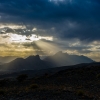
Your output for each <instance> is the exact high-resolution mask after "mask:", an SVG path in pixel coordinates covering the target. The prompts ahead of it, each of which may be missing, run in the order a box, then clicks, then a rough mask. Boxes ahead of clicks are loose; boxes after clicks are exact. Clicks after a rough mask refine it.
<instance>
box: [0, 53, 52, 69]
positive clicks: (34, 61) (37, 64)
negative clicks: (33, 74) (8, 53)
mask: <svg viewBox="0 0 100 100" xmlns="http://www.w3.org/2000/svg"><path fill="white" fill-rule="evenodd" d="M51 66H52V65H51V64H50V63H48V62H47V61H43V60H41V59H40V57H39V55H36V56H29V57H27V58H26V59H23V58H17V59H15V60H13V61H11V62H10V63H7V64H4V65H2V66H1V68H4V69H6V70H39V69H46V68H51Z"/></svg>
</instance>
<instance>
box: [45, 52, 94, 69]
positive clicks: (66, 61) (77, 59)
mask: <svg viewBox="0 0 100 100" xmlns="http://www.w3.org/2000/svg"><path fill="white" fill-rule="evenodd" d="M44 60H45V61H48V62H51V63H52V64H54V65H55V66H56V67H60V66H68V65H76V64H80V63H92V62H94V61H93V60H92V59H90V58H88V57H86V56H83V55H82V56H78V55H69V54H67V53H63V52H62V51H59V52H57V53H56V54H55V55H53V56H49V57H46V58H45V59H44Z"/></svg>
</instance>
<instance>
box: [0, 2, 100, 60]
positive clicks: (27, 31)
mask: <svg viewBox="0 0 100 100" xmlns="http://www.w3.org/2000/svg"><path fill="white" fill-rule="evenodd" d="M58 51H63V52H67V53H69V54H75V55H85V56H88V57H90V58H92V59H93V60H95V61H100V56H99V55H100V1H99V0H0V56H20V57H26V56H29V55H36V54H39V55H41V56H46V55H52V54H54V53H56V52H58Z"/></svg>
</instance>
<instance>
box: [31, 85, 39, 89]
mask: <svg viewBox="0 0 100 100" xmlns="http://www.w3.org/2000/svg"><path fill="white" fill-rule="evenodd" d="M38 87H39V86H38V85H37V84H32V85H30V87H29V88H30V89H37V88H38Z"/></svg>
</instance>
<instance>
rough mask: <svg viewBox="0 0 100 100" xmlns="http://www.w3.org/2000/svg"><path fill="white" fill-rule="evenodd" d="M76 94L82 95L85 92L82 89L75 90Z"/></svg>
mask: <svg viewBox="0 0 100 100" xmlns="http://www.w3.org/2000/svg"><path fill="white" fill-rule="evenodd" d="M77 95H78V96H83V95H85V93H84V91H83V90H77Z"/></svg>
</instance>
